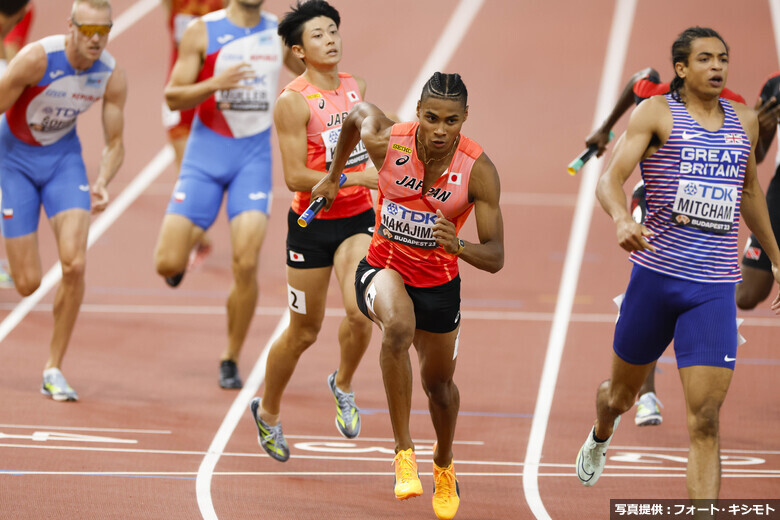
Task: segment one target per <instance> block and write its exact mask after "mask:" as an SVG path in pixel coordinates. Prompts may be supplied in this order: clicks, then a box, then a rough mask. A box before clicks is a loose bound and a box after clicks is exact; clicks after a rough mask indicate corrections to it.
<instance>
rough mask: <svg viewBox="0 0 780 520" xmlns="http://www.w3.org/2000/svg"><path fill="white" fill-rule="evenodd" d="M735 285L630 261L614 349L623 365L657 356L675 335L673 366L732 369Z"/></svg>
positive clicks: (735, 338) (735, 316)
mask: <svg viewBox="0 0 780 520" xmlns="http://www.w3.org/2000/svg"><path fill="white" fill-rule="evenodd" d="M735 286H736V284H734V283H701V282H692V281H688V280H682V279H680V278H674V277H672V276H667V275H664V274H661V273H657V272H655V271H653V270H651V269H647V268H645V267H641V266H638V265H634V268H633V270H632V271H631V280H630V281H629V283H628V289H626V295H625V298H624V299H623V302H622V304H621V306H620V314H619V317H618V321H617V325H616V326H615V339H614V343H613V348H614V350H615V353H616V354H617V355H618V357H620V359H622V360H623V361H625V362H627V363H631V364H634V365H645V364H647V363H651V362H653V361H655V360H657V359H658V358H659V357H661V354H663V352H664V350H665V349H666V347H667V346H668V345H669V343H670V342H671V341H672V339H674V352H675V356H676V358H677V368H684V367H690V366H697V365H705V366H714V367H725V368H730V369H732V370H733V369H734V364H735V360H736V358H737V306H736V303H735V302H734V289H735Z"/></svg>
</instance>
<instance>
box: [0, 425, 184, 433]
mask: <svg viewBox="0 0 780 520" xmlns="http://www.w3.org/2000/svg"><path fill="white" fill-rule="evenodd" d="M0 428H19V429H24V430H46V431H53V430H66V431H76V432H112V433H150V434H170V433H171V431H170V430H132V429H126V428H80V427H75V426H42V425H39V426H35V425H29V424H0Z"/></svg>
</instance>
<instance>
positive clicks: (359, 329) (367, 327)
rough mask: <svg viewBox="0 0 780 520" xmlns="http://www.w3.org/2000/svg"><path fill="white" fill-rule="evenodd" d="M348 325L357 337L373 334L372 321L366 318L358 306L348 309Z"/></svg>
mask: <svg viewBox="0 0 780 520" xmlns="http://www.w3.org/2000/svg"><path fill="white" fill-rule="evenodd" d="M347 325H348V326H349V329H350V330H351V331H352V332H353V333H354V334H356V335H365V334H371V320H369V319H368V318H366V316H365V315H364V314H363V313H362V312H360V309H358V308H357V306H354V308H349V309H347Z"/></svg>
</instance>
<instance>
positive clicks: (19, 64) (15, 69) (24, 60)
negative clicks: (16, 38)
mask: <svg viewBox="0 0 780 520" xmlns="http://www.w3.org/2000/svg"><path fill="white" fill-rule="evenodd" d="M47 63H48V60H47V58H46V49H44V48H43V44H42V43H40V42H33V43H30V44H29V45H25V46H24V47H23V48H22V50H21V51H19V54H17V55H16V56H15V57H14V59H13V60H11V63H9V65H8V69H6V73H5V74H6V75H11V74H13V81H14V83H17V82H19V81H22V82H24V85H25V86H27V85H34V84H36V83H38V82H39V81H40V80H41V78H43V74H44V73H45V72H46V66H47Z"/></svg>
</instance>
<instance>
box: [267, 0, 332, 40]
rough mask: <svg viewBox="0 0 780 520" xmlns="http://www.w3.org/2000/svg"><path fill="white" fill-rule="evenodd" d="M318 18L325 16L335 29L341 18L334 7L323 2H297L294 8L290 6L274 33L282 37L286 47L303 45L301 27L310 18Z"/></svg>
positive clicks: (310, 0)
mask: <svg viewBox="0 0 780 520" xmlns="http://www.w3.org/2000/svg"><path fill="white" fill-rule="evenodd" d="M318 16H327V17H328V18H330V19H331V20H333V21H334V22H335V23H336V27H338V26H339V24H340V23H341V17H340V16H339V12H338V11H337V10H336V8H335V7H333V6H332V5H330V4H329V3H328V2H326V1H325V0H305V1H303V2H302V1H301V0H298V3H297V4H296V5H294V6H292V5H291V6H290V11H289V12H287V13H285V14H284V16H283V17H282V21H281V22H279V29H277V31H276V32H278V33H279V36H281V37H282V41H284V44H285V45H287V46H288V47H292V46H293V45H301V44H303V26H304V25H305V24H306V22H308V21H309V20H311V19H312V18H317V17H318Z"/></svg>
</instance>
